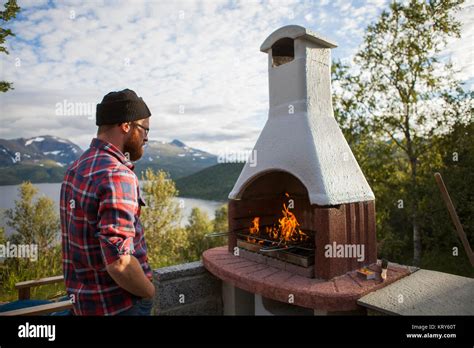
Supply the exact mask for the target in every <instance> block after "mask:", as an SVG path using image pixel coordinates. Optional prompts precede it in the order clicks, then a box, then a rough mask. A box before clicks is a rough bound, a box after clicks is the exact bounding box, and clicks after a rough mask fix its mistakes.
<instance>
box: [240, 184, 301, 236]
mask: <svg viewBox="0 0 474 348" xmlns="http://www.w3.org/2000/svg"><path fill="white" fill-rule="evenodd" d="M285 196H286V197H288V198H289V197H290V195H289V194H288V193H285ZM281 213H282V217H281V218H279V219H278V226H272V227H270V226H266V227H265V234H266V235H267V238H266V239H270V240H272V241H273V242H274V243H273V244H277V242H278V245H279V244H281V243H283V242H284V243H285V244H286V243H289V242H293V243H298V242H304V241H307V240H309V236H308V235H307V234H306V233H305V232H303V231H301V229H300V228H299V226H300V224H299V222H298V219H297V218H296V216H295V214H293V213H292V212H291V211H290V209H289V208H288V207H287V206H286V204H285V203H283V210H282V211H281ZM259 231H260V217H258V216H257V217H255V218H254V219H253V220H252V226H251V227H250V228H249V236H248V237H247V241H248V242H253V243H258V244H263V241H262V240H257V239H255V238H252V237H251V236H254V237H255V236H260V233H259Z"/></svg>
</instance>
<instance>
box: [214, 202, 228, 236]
mask: <svg viewBox="0 0 474 348" xmlns="http://www.w3.org/2000/svg"><path fill="white" fill-rule="evenodd" d="M227 212H228V209H227V204H224V205H222V206H221V207H220V208H218V209H216V212H215V214H214V216H215V217H214V220H213V222H212V224H213V230H214V232H227V230H228V229H229V225H228V222H227Z"/></svg>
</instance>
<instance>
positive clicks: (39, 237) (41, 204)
mask: <svg viewBox="0 0 474 348" xmlns="http://www.w3.org/2000/svg"><path fill="white" fill-rule="evenodd" d="M37 194H38V189H37V188H36V187H35V186H34V185H32V184H31V183H30V182H24V183H23V184H21V185H20V187H19V200H16V201H15V207H14V208H12V209H8V210H7V211H6V212H5V216H6V218H7V225H8V226H9V227H12V228H13V230H14V233H13V234H12V235H11V236H9V237H7V238H6V240H8V241H9V242H10V243H12V244H16V245H18V244H26V245H37V248H38V249H37V251H38V255H37V259H34V260H30V259H29V258H21V257H16V258H15V257H13V258H7V259H6V260H5V262H4V267H3V269H2V270H1V272H2V287H1V290H2V291H0V299H1V300H7V301H9V300H13V299H14V298H15V297H16V296H17V291H16V289H15V283H17V282H20V281H25V280H32V279H39V278H43V277H48V276H55V275H59V274H61V273H62V258H61V245H60V244H59V231H60V222H59V216H58V213H57V211H56V210H57V209H56V207H55V204H54V202H53V200H52V199H50V198H47V197H38V198H37V197H36V195H37ZM61 293H64V284H59V285H51V286H47V287H42V288H38V289H36V288H35V289H33V291H32V296H35V295H36V294H41V295H42V297H51V296H56V295H59V294H61Z"/></svg>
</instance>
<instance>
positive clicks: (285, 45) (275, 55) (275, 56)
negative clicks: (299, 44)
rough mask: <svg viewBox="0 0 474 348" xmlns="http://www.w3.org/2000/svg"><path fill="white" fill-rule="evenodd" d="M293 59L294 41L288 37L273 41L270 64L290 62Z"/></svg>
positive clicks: (276, 64)
mask: <svg viewBox="0 0 474 348" xmlns="http://www.w3.org/2000/svg"><path fill="white" fill-rule="evenodd" d="M293 59H295V41H294V40H293V39H290V38H287V37H285V38H283V39H280V40H278V41H277V42H275V43H274V44H273V46H272V65H273V66H274V67H276V66H280V65H283V64H286V63H289V62H291V61H292V60H293Z"/></svg>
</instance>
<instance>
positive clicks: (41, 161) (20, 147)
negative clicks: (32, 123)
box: [0, 135, 83, 167]
mask: <svg viewBox="0 0 474 348" xmlns="http://www.w3.org/2000/svg"><path fill="white" fill-rule="evenodd" d="M82 152H83V151H82V149H81V148H80V147H79V146H77V145H76V144H74V143H72V142H70V141H69V140H66V139H61V138H58V137H54V136H51V135H43V136H40V137H34V138H29V139H24V138H19V139H10V140H7V139H0V167H8V166H14V165H18V164H24V165H26V164H30V165H38V166H41V165H49V166H60V167H64V166H66V165H68V164H70V163H72V162H73V161H74V160H75V159H76V158H77V157H79V156H80V155H81V154H82Z"/></svg>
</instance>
